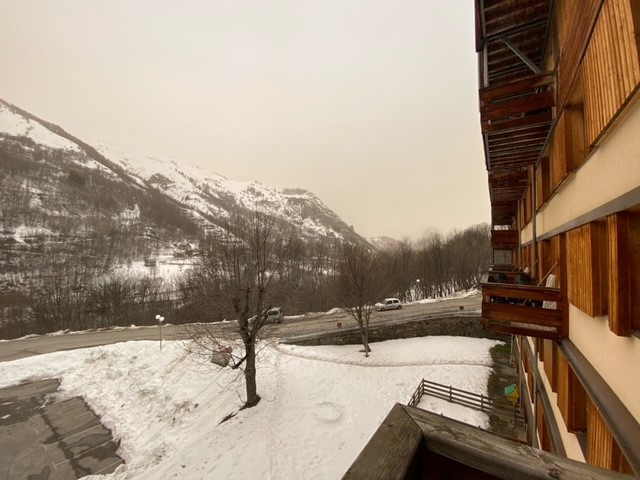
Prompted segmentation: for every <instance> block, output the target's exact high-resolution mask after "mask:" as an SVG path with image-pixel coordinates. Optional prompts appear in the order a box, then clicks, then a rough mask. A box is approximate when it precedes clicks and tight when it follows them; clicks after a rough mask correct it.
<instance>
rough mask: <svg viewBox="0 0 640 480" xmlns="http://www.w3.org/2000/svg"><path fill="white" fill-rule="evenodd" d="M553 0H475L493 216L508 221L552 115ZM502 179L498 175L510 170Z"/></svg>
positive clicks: (523, 189) (541, 147) (543, 142)
mask: <svg viewBox="0 0 640 480" xmlns="http://www.w3.org/2000/svg"><path fill="white" fill-rule="evenodd" d="M550 13H551V0H476V50H477V51H478V52H479V62H478V64H479V69H480V117H481V123H482V136H483V141H484V151H485V163H486V167H487V170H488V171H489V192H490V197H491V205H492V222H493V223H494V224H509V223H511V218H512V217H514V216H515V215H516V212H517V205H518V200H520V198H522V195H523V193H524V191H525V189H526V186H527V172H526V167H528V166H529V165H533V164H535V163H536V161H537V160H538V158H539V157H540V153H541V151H542V149H543V148H544V146H545V144H546V141H547V137H548V135H549V130H550V128H551V124H552V121H553V107H554V102H555V92H554V85H555V74H554V73H553V72H544V71H542V67H543V59H544V54H545V49H546V45H547V36H548V32H549V18H550ZM511 173H512V175H511V177H509V178H508V179H504V180H503V181H499V180H496V179H495V178H493V177H495V176H499V175H502V176H503V177H504V176H505V175H508V174H511Z"/></svg>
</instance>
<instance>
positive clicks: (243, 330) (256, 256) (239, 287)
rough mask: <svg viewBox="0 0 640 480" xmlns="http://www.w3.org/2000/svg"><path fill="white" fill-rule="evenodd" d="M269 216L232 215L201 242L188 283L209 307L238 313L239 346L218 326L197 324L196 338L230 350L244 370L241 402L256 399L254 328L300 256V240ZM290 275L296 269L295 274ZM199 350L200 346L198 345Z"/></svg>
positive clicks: (211, 349) (215, 350)
mask: <svg viewBox="0 0 640 480" xmlns="http://www.w3.org/2000/svg"><path fill="white" fill-rule="evenodd" d="M275 227H276V226H275V222H274V219H273V217H271V216H269V215H266V214H264V213H262V212H258V211H254V212H252V213H251V214H250V215H248V218H247V217H246V216H245V217H243V216H241V215H238V214H236V215H234V216H232V218H231V219H230V221H229V223H228V224H227V225H225V232H226V233H224V234H222V235H221V236H220V237H218V238H216V239H214V240H213V241H212V242H211V244H210V245H209V246H208V247H207V248H205V250H204V252H203V256H202V257H201V261H200V263H199V265H198V266H197V268H195V269H194V272H193V276H192V279H191V284H192V286H193V287H194V288H196V289H198V290H199V291H200V293H201V296H202V297H204V298H207V299H209V305H210V306H211V308H212V310H218V311H219V312H220V311H222V312H226V313H228V314H231V315H234V316H235V318H236V319H237V327H235V328H233V330H234V331H233V332H232V333H233V334H235V335H231V336H232V337H233V336H235V337H236V338H237V337H239V338H240V339H241V341H242V350H243V351H242V352H241V354H240V355H237V352H235V353H234V354H233V355H231V352H230V351H229V350H228V349H225V346H224V343H225V342H223V341H221V338H222V337H224V336H226V335H225V334H224V332H223V330H222V329H221V328H220V326H215V325H213V326H209V327H206V326H205V327H203V326H200V327H199V328H198V329H197V330H196V332H197V335H194V336H193V337H194V340H195V343H196V344H197V345H198V346H200V347H203V348H204V349H205V350H207V349H208V353H209V354H212V355H220V354H221V353H222V354H229V358H230V360H231V368H234V369H241V370H242V371H243V372H244V378H245V385H246V394H247V398H246V403H245V407H247V408H248V407H252V406H254V405H256V404H257V403H258V402H259V401H260V396H259V395H258V391H257V383H256V354H257V348H258V347H257V341H258V338H259V333H260V331H261V330H262V328H263V327H264V326H265V321H266V311H267V310H268V309H269V308H271V306H272V305H271V304H270V301H271V299H272V298H273V296H274V295H275V293H276V292H277V291H278V290H280V289H282V288H284V284H285V283H286V281H287V280H288V279H289V278H291V275H289V274H288V273H289V270H291V268H292V265H291V262H292V261H295V259H299V258H300V255H294V254H293V253H292V251H293V250H294V249H296V248H299V247H300V243H299V242H297V241H295V239H294V238H293V237H292V236H287V235H285V234H283V233H282V231H281V230H278V229H277V228H275ZM294 277H295V275H294ZM201 351H202V350H201Z"/></svg>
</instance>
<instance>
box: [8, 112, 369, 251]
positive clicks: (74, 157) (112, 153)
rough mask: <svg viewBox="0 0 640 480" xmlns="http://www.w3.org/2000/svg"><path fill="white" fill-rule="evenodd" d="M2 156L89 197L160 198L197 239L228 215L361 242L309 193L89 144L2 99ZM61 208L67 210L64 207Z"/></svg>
mask: <svg viewBox="0 0 640 480" xmlns="http://www.w3.org/2000/svg"><path fill="white" fill-rule="evenodd" d="M0 152H4V153H5V155H7V154H8V153H7V152H11V156H12V157H13V158H12V162H7V163H12V164H15V162H16V160H15V158H23V159H25V160H28V159H29V158H30V159H31V160H37V161H39V162H41V163H43V164H45V165H46V166H47V167H48V168H51V169H53V171H55V174H54V175H53V177H52V178H57V179H66V180H67V181H71V183H73V181H74V179H75V180H76V181H78V182H85V181H87V180H89V181H91V182H92V183H93V186H94V190H95V188H97V187H98V185H96V182H97V179H96V177H97V176H99V177H101V179H102V180H103V181H107V180H108V181H109V182H110V184H111V183H113V182H117V183H118V184H119V187H120V188H125V187H126V188H127V189H129V190H132V191H135V190H137V191H139V192H138V194H137V195H138V196H139V195H140V192H146V193H151V194H153V195H154V196H155V197H158V195H163V196H165V197H167V200H168V199H170V201H171V202H172V203H173V204H174V207H176V208H178V209H179V210H180V211H181V212H182V215H184V217H185V218H187V219H189V220H190V221H191V222H193V223H195V224H196V225H198V227H199V229H200V232H199V233H202V232H203V231H206V230H211V229H213V230H215V229H218V228H220V227H219V225H221V224H223V223H224V220H225V219H226V218H228V216H229V214H230V212H232V211H240V212H242V211H243V210H255V209H258V210H260V211H263V212H265V213H268V214H270V215H273V216H274V217H276V218H278V219H279V220H280V221H281V224H289V225H291V226H293V227H294V228H295V229H296V230H297V231H298V232H299V235H300V236H301V237H303V238H306V239H318V240H337V241H341V240H350V241H355V242H365V240H364V239H362V238H361V237H360V236H358V235H357V234H356V233H355V232H354V231H353V229H352V228H351V227H349V226H348V225H346V224H345V223H344V222H343V221H342V220H341V219H340V217H338V215H337V214H336V213H335V212H333V211H332V210H331V209H329V208H328V207H327V206H326V205H325V204H324V203H323V202H322V201H321V200H320V199H319V198H318V197H317V196H315V195H314V194H313V193H311V192H309V191H306V190H302V189H296V188H290V189H279V188H273V187H269V186H266V185H263V184H261V183H260V182H257V181H253V182H237V181H234V180H230V179H227V178H225V177H223V176H221V175H218V174H216V173H213V172H209V171H206V170H203V169H201V168H199V167H196V166H192V165H188V164H186V163H185V162H182V161H177V160H174V159H171V158H168V157H163V156H157V155H152V154H151V153H150V152H148V151H147V150H146V149H145V148H144V147H141V146H140V145H137V144H135V143H134V142H132V141H130V140H124V141H122V140H121V141H117V142H113V141H110V142H98V143H96V144H95V145H89V144H87V143H85V142H83V141H81V140H80V139H78V138H76V137H74V136H72V135H71V134H69V133H67V132H66V131H64V130H63V129H62V128H60V127H59V126H57V125H53V124H51V123H49V122H46V121H44V120H41V119H39V118H37V117H35V116H34V115H32V114H30V113H28V112H25V111H23V110H21V109H19V108H17V107H15V106H13V105H11V104H9V103H7V102H5V101H3V100H0ZM3 163H4V162H3ZM0 170H1V167H0ZM14 183H15V179H14ZM32 183H33V182H32ZM35 183H37V182H35ZM98 183H99V182H98ZM14 189H15V188H14ZM36 190H37V191H32V192H30V193H29V195H33V196H34V198H36V199H37V198H40V199H42V198H45V197H47V196H49V197H51V195H48V192H47V191H46V190H47V189H46V186H45V188H44V189H42V188H40V187H38V188H36ZM38 196H39V197H38ZM133 196H134V197H135V196H136V195H133ZM32 200H33V199H32ZM133 201H134V199H133V197H132V199H130V201H129V202H126V207H125V208H123V212H120V213H118V215H120V214H122V215H124V216H125V217H126V216H127V215H129V214H127V213H126V212H125V211H124V210H126V211H129V210H132V211H133V210H134V209H135V208H139V206H138V205H137V204H132V202H133ZM34 202H36V203H37V200H33V202H32V203H34ZM61 208H63V209H65V208H66V209H67V210H70V211H71V210H73V206H72V205H69V204H68V202H64V205H63V206H61ZM61 214H62V213H61ZM18 226H19V225H13V227H14V228H15V227H18ZM3 229H4V230H5V232H6V231H7V230H8V229H11V226H10V225H6V219H5V225H3Z"/></svg>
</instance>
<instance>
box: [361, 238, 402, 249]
mask: <svg viewBox="0 0 640 480" xmlns="http://www.w3.org/2000/svg"><path fill="white" fill-rule="evenodd" d="M367 240H368V241H369V243H370V244H371V245H373V246H374V247H376V248H377V249H378V250H390V249H392V248H394V247H396V246H398V244H399V243H400V242H398V240H396V239H395V238H391V237H385V236H382V237H369V238H367Z"/></svg>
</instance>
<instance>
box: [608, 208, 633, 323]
mask: <svg viewBox="0 0 640 480" xmlns="http://www.w3.org/2000/svg"><path fill="white" fill-rule="evenodd" d="M607 236H608V254H609V328H610V329H611V331H612V332H614V333H615V334H616V335H629V334H630V333H631V265H630V262H629V260H630V259H629V219H628V216H627V215H626V214H625V213H624V212H621V213H617V214H615V215H610V216H609V217H607Z"/></svg>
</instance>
